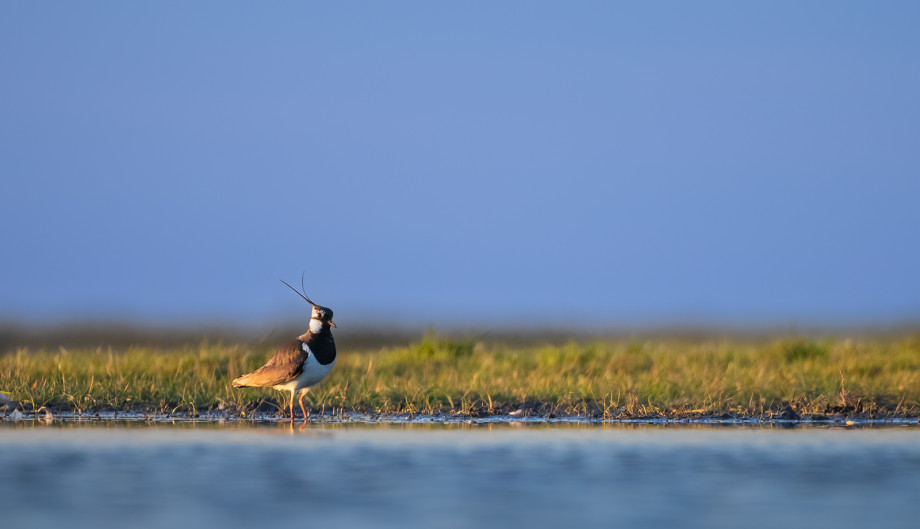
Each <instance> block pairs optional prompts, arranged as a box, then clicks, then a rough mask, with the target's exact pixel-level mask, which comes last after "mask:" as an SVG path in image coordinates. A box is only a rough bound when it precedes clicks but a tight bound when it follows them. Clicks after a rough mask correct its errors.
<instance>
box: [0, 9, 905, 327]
mask: <svg viewBox="0 0 920 529" xmlns="http://www.w3.org/2000/svg"><path fill="white" fill-rule="evenodd" d="M918 21H920V4H917V3H916V2H881V3H878V2H873V3H848V2H809V3H804V4H803V3H801V2H770V3H759V4H758V3H740V4H739V3H737V2H693V3H691V2H654V3H652V2H642V3H617V2H577V3H562V2H531V1H527V2H473V3H459V2H450V3H448V2H367V3H364V2H357V3H339V2H323V3H319V2H316V3H308V2H272V3H256V2H195V3H192V4H189V3H187V2H174V3H170V2H157V3H141V2H127V3H124V2H81V3H58V4H54V5H51V4H47V3H26V2H7V3H4V4H3V6H2V7H0V71H2V82H0V172H2V180H0V206H2V208H0V226H2V228H0V229H2V258H0V316H2V317H5V318H7V319H9V318H12V319H15V320H18V321H55V320H62V319H64V320H67V319H85V318H112V317H115V318H119V319H125V320H133V321H155V322H163V323H176V322H179V323H189V322H197V321H213V320H215V319H217V320H222V321H231V322H240V323H253V322H259V323H261V322H265V321H271V320H272V319H273V318H278V317H282V316H284V315H290V314H292V313H296V314H300V312H302V311H304V307H303V306H302V301H299V300H298V298H296V297H295V296H294V295H293V294H292V293H291V292H289V291H287V290H286V288H285V287H284V286H283V285H281V283H279V282H278V279H279V278H284V279H287V280H288V281H289V282H295V283H299V279H300V274H301V272H305V273H306V276H307V279H306V285H307V291H308V293H309V294H310V295H311V296H312V297H313V298H314V299H315V300H316V301H317V302H319V303H322V304H326V305H329V306H331V307H333V308H334V309H335V310H336V314H337V317H336V320H337V323H346V322H360V323H362V324H364V323H369V322H370V323H373V322H384V321H387V322H397V323H402V324H406V325H417V324H429V323H431V324H436V325H450V324H452V323H463V324H474V325H487V324H489V325H503V324H519V323H531V324H542V323H553V324H557V325H560V324H561V325H566V324H574V323H578V324H582V325H589V326H597V327H604V326H617V327H623V326H627V327H628V326H630V325H640V324H667V323H675V322H702V323H712V324H754V325H775V324H781V325H785V324H795V325H807V324H814V323H830V324H842V325H849V324H887V323H896V322H901V321H904V320H916V319H918V317H920V281H918V280H917V271H918V270H920V245H918V244H917V234H916V232H917V229H918V227H920V213H918V197H920V104H918V94H920V32H917V31H916V25H917V22H918Z"/></svg>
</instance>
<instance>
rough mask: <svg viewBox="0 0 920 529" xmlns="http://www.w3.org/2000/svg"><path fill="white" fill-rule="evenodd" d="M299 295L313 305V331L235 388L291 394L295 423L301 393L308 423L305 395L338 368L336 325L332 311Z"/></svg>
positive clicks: (284, 347) (238, 381)
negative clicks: (295, 402)
mask: <svg viewBox="0 0 920 529" xmlns="http://www.w3.org/2000/svg"><path fill="white" fill-rule="evenodd" d="M281 282H282V283H284V284H285V285H287V286H288V288H290V289H291V290H293V291H294V292H297V289H296V288H294V287H292V286H291V285H288V284H287V282H285V281H284V280H283V279H282V280H281ZM301 288H303V286H302V285H301ZM297 294H298V295H299V296H300V297H302V298H303V299H305V300H307V303H309V304H310V305H312V306H313V313H312V314H311V315H310V329H309V330H308V331H307V332H305V333H303V334H301V335H300V336H298V337H297V339H296V340H291V341H290V342H288V343H286V344H284V345H282V346H281V347H279V348H278V350H277V351H276V352H275V355H274V356H272V357H271V358H270V359H269V361H268V362H267V363H266V364H265V365H264V366H262V367H260V368H259V369H256V370H255V371H253V372H252V373H249V374H248V375H243V376H241V377H239V378H237V379H234V380H233V387H236V388H274V389H277V390H278V391H290V392H291V421H293V420H294V397H295V396H296V395H297V394H298V393H300V411H302V412H303V419H304V422H306V420H307V410H306V409H304V407H303V396H304V395H306V394H307V391H309V390H310V386H313V385H315V384H317V383H318V382H319V381H320V380H322V379H324V378H325V377H326V375H328V374H329V371H331V370H332V366H334V365H335V340H333V339H332V331H331V329H330V327H335V323H334V322H333V321H332V309H330V308H327V307H321V306H319V305H317V304H316V303H313V301H312V300H310V298H309V297H307V293H306V292H304V293H303V294H301V293H300V292H297Z"/></svg>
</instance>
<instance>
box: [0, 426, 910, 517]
mask: <svg viewBox="0 0 920 529" xmlns="http://www.w3.org/2000/svg"><path fill="white" fill-rule="evenodd" d="M0 520H2V524H0V525H2V526H3V527H10V528H14V527H24V528H25V527H28V528H39V527H93V528H107V527H124V526H129V527H223V528H237V527H239V528H243V527H247V528H249V527H264V526H267V525H296V526H304V527H308V526H309V527H329V528H342V527H345V528H348V527H400V528H415V527H426V528H428V527H447V528H474V527H475V528H482V527H529V528H542V527H572V528H574V527H592V526H593V527H637V526H642V527H675V526H678V527H700V528H703V527H706V528H710V527H732V528H736V527H786V526H789V527H835V528H841V527H844V528H846V527H917V526H918V524H920V428H917V427H916V426H914V427H911V428H903V427H902V428H885V429H857V430H845V429H841V428H837V429H813V428H812V429H801V428H799V429H779V428H775V429H743V428H713V427H704V428H686V427H683V428H674V427H624V426H584V425H582V426H565V425H557V426H526V427H520V426H518V427H516V426H512V425H492V426H488V427H485V426H456V425H455V426H443V425H442V426H420V425H401V426H344V425H325V426H323V425H310V426H307V428H306V429H305V431H303V432H301V431H299V430H298V429H297V428H296V427H295V429H294V430H293V431H291V430H290V429H289V428H288V427H287V426H286V425H277V424H271V425H261V426H246V425H244V424H239V425H232V426H230V427H227V426H219V425H214V424H206V425H204V426H195V425H188V424H186V425H178V426H170V425H164V424H154V425H146V426H143V425H134V426H130V425H123V424H122V425H115V424H110V425H109V426H107V427H100V426H95V427H90V426H83V425H75V424H63V425H62V424H58V423H55V424H52V425H50V426H45V425H36V424H34V423H15V424H11V423H0Z"/></svg>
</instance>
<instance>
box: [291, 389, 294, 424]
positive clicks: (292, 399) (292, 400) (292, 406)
mask: <svg viewBox="0 0 920 529" xmlns="http://www.w3.org/2000/svg"><path fill="white" fill-rule="evenodd" d="M291 422H292V423H293V422H294V392H293V391H292V392H291Z"/></svg>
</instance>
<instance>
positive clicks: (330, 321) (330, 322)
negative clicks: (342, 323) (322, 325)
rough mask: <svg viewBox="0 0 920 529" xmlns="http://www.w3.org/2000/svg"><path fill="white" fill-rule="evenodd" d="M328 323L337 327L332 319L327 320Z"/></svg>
mask: <svg viewBox="0 0 920 529" xmlns="http://www.w3.org/2000/svg"><path fill="white" fill-rule="evenodd" d="M329 325H331V326H333V327H338V325H336V324H335V322H334V321H332V320H329Z"/></svg>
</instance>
